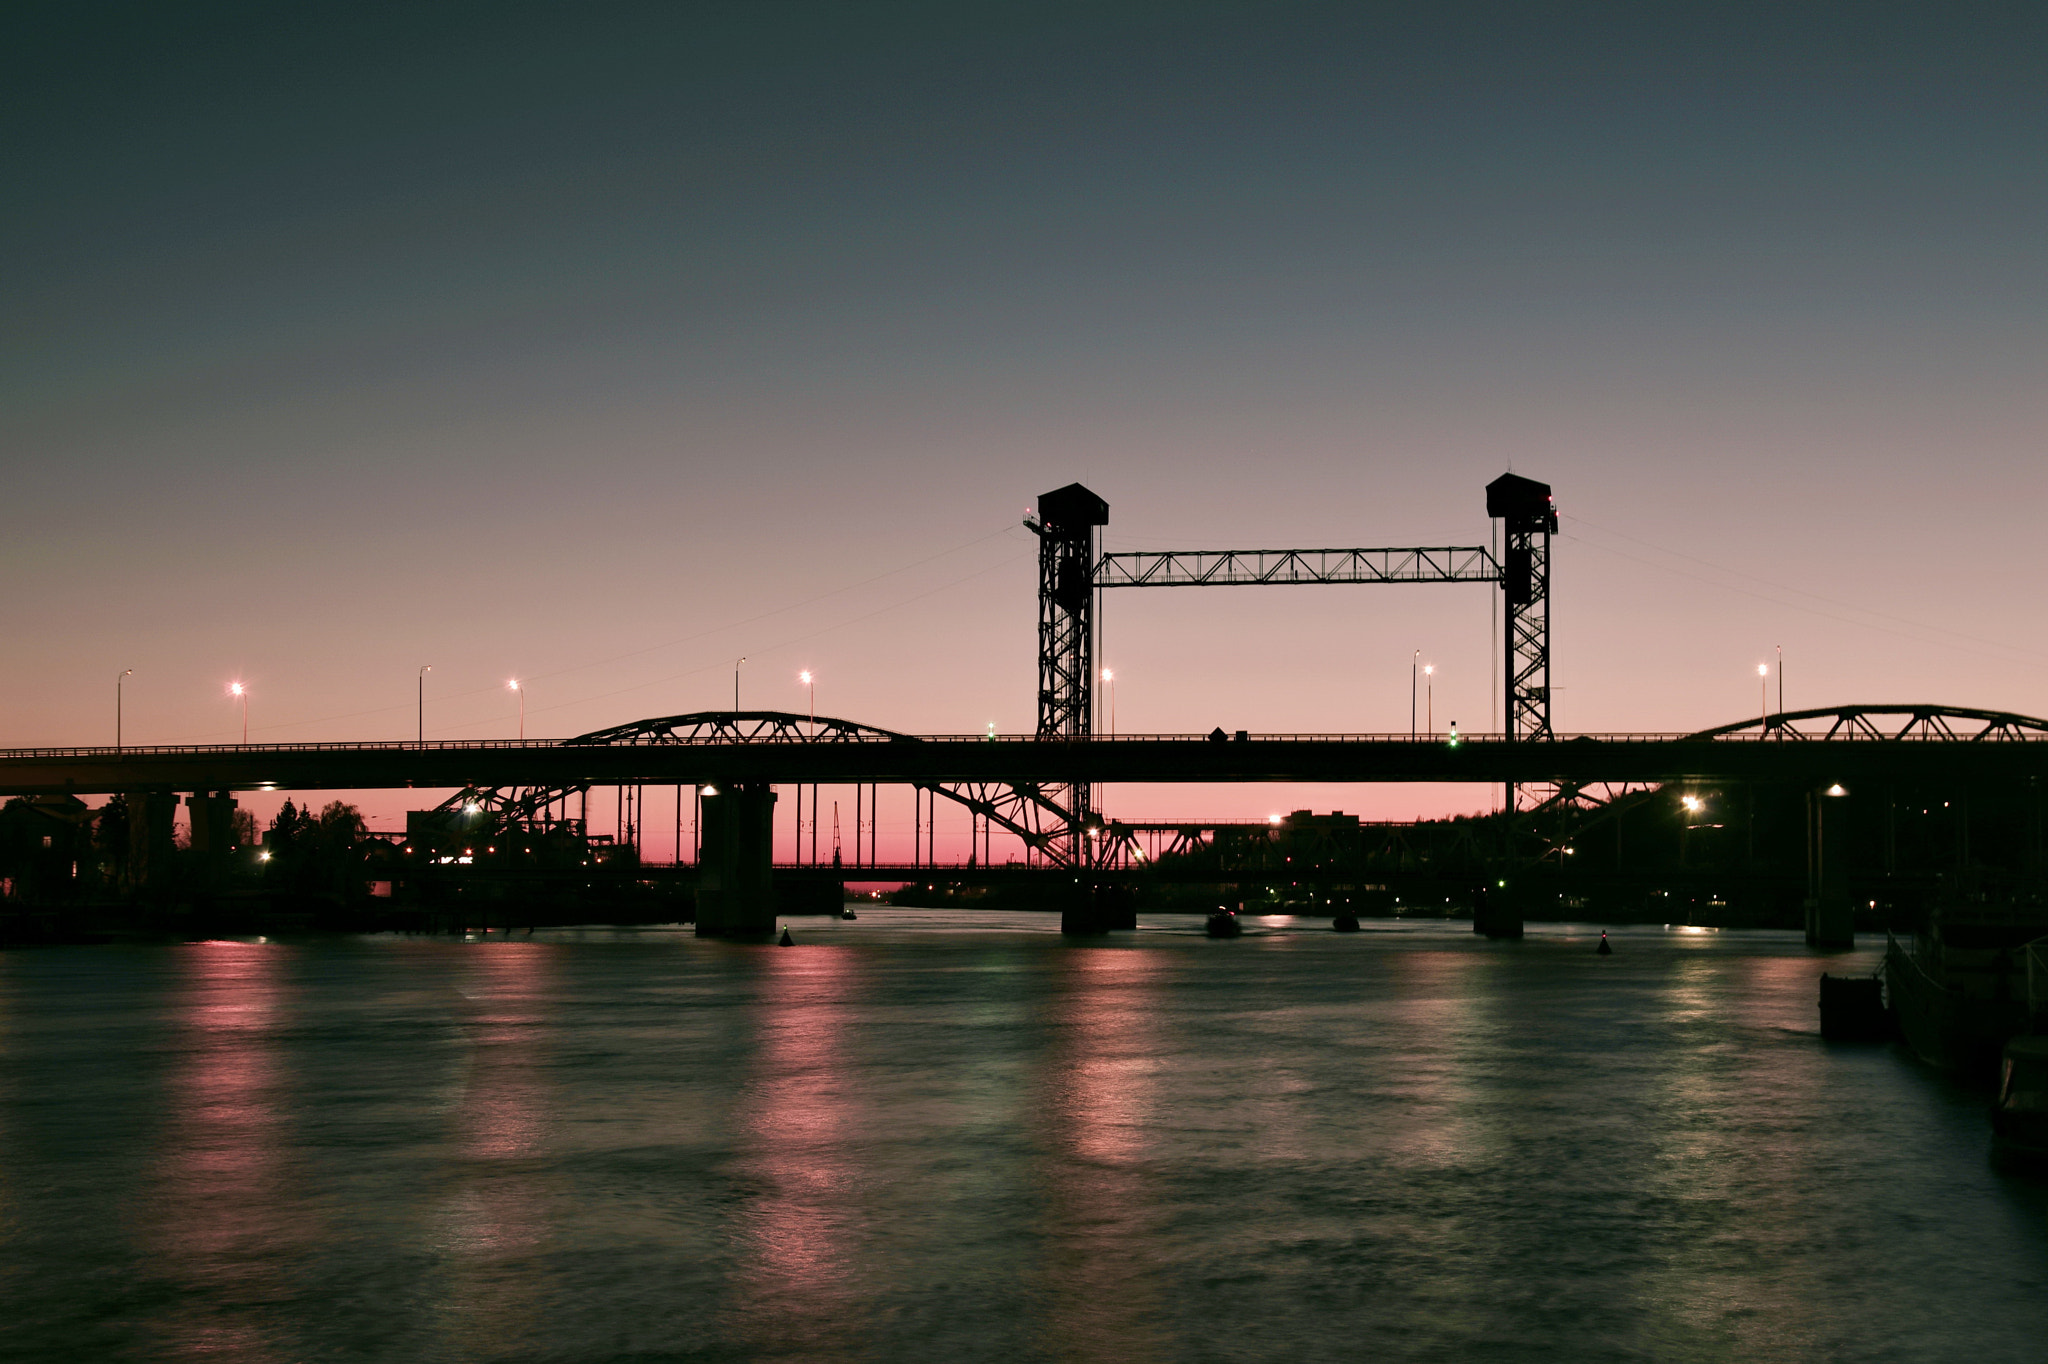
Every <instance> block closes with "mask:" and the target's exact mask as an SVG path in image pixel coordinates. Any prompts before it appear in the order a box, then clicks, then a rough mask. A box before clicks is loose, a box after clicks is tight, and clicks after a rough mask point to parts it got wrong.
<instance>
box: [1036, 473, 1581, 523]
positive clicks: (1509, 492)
mask: <svg viewBox="0 0 2048 1364" xmlns="http://www.w3.org/2000/svg"><path fill="white" fill-rule="evenodd" d="M1076 486H1078V485H1076ZM1041 505H1042V503H1041ZM1486 514H1487V515H1488V516H1498V517H1500V518H1501V519H1502V520H1504V521H1506V522H1507V523H1508V529H1509V530H1540V531H1547V532H1549V533H1550V534H1552V535H1555V534H1557V506H1556V504H1555V503H1554V502H1552V501H1551V497H1550V485H1549V484H1548V483H1538V482H1537V481H1536V480H1535V479H1533V478H1523V477H1522V476H1521V475H1520V474H1502V475H1501V476H1500V477H1499V478H1496V479H1495V480H1494V481H1493V482H1491V483H1489V484H1487V485H1486Z"/></svg>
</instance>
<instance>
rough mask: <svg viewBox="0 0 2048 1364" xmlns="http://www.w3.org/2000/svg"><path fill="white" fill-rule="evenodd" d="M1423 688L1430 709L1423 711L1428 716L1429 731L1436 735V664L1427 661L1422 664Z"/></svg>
mask: <svg viewBox="0 0 2048 1364" xmlns="http://www.w3.org/2000/svg"><path fill="white" fill-rule="evenodd" d="M1422 689H1423V693H1424V695H1425V696H1427V697H1428V701H1427V702H1426V704H1427V706H1428V709H1427V710H1426V711H1424V712H1423V713H1424V714H1425V715H1426V716H1427V717H1428V724H1429V732H1430V733H1431V734H1432V735H1434V734H1435V733H1436V664H1434V663H1425V664H1423V665H1422Z"/></svg>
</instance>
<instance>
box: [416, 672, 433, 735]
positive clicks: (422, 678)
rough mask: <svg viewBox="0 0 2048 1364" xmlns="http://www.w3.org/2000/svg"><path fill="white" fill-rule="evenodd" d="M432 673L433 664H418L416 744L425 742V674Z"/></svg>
mask: <svg viewBox="0 0 2048 1364" xmlns="http://www.w3.org/2000/svg"><path fill="white" fill-rule="evenodd" d="M432 671H434V665H433V664H431V663H422V664H420V709H419V733H418V735H417V736H416V738H417V742H419V743H422V744H424V743H425V742H426V741H427V674H428V673H430V672H432Z"/></svg>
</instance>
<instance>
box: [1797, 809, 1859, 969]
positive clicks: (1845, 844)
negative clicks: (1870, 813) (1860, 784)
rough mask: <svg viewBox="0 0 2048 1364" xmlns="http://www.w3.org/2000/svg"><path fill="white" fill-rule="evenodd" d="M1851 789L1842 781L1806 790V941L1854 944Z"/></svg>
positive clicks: (1820, 944) (1810, 943)
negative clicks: (1838, 783) (1850, 893)
mask: <svg viewBox="0 0 2048 1364" xmlns="http://www.w3.org/2000/svg"><path fill="white" fill-rule="evenodd" d="M1848 795H1849V793H1848V792H1847V791H1845V790H1844V789H1843V788H1842V787H1841V786H1839V785H1829V786H1823V787H1817V788H1815V789H1814V790H1812V791H1809V792H1807V794H1806V943H1807V946H1809V947H1853V946H1855V943H1856V906H1855V902H1854V901H1853V900H1851V899H1850V898H1849V800H1848Z"/></svg>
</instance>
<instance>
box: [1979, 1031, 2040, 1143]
mask: <svg viewBox="0 0 2048 1364" xmlns="http://www.w3.org/2000/svg"><path fill="white" fill-rule="evenodd" d="M1991 1131H1992V1133H1993V1134H1994V1135H1995V1137H1996V1139H1997V1142H1998V1145H1999V1147H2000V1149H2001V1150H2003V1151H2004V1152H2006V1153H2007V1154H2010V1155H2014V1156H2018V1157H2021V1158H2023V1159H2026V1160H2030V1161H2043V1162H2048V1033H2038V1032H2031V1033H2023V1034H2021V1035H2020V1036H2018V1037H2015V1038H2013V1039H2012V1040H2011V1041H2009V1042H2007V1043H2006V1044H2005V1052H2004V1055H2002V1056H2001V1057H2000V1058H1999V1063H1998V1098H1997V1099H1996V1100H1994V1101H1993V1102H1992V1105H1991Z"/></svg>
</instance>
